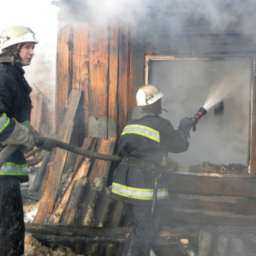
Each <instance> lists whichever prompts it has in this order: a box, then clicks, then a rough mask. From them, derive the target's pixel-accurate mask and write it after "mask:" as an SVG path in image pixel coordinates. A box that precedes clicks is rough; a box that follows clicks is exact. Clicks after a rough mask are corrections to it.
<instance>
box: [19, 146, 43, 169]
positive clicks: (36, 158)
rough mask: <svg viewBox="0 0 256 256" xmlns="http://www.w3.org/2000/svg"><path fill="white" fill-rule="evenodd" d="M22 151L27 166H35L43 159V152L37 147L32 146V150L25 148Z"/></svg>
mask: <svg viewBox="0 0 256 256" xmlns="http://www.w3.org/2000/svg"><path fill="white" fill-rule="evenodd" d="M23 153H24V157H25V159H26V162H27V164H28V165H29V166H36V165H38V164H39V163H41V162H42V160H43V159H44V156H45V154H44V152H43V151H42V150H41V149H40V148H38V147H34V148H33V149H32V150H29V151H27V150H25V151H23Z"/></svg>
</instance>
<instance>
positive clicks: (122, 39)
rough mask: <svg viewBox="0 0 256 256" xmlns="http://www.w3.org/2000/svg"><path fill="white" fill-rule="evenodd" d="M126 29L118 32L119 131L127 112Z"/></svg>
mask: <svg viewBox="0 0 256 256" xmlns="http://www.w3.org/2000/svg"><path fill="white" fill-rule="evenodd" d="M127 33H128V31H125V32H124V31H122V32H120V33H119V67H118V70H119V73H118V84H119V86H118V98H117V104H118V115H119V116H118V124H119V132H120V131H121V130H122V128H123V126H124V125H125V123H126V121H127V114H128V98H127V95H128V70H129V66H128V60H129V56H128V54H129V51H128V35H127Z"/></svg>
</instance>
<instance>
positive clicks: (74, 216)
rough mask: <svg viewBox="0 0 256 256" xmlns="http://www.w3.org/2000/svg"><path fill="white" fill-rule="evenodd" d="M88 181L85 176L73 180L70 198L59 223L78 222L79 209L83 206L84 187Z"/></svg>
mask: <svg viewBox="0 0 256 256" xmlns="http://www.w3.org/2000/svg"><path fill="white" fill-rule="evenodd" d="M87 185H88V181H87V178H86V177H82V178H80V179H79V180H77V181H75V183H74V186H73V187H72V191H71V196H70V200H69V201H68V204H67V206H66V207H65V210H64V212H63V215H62V216H61V223H63V224H78V223H79V222H80V219H81V218H80V214H81V213H80V211H81V208H82V207H83V203H84V198H83V195H85V194H86V187H87Z"/></svg>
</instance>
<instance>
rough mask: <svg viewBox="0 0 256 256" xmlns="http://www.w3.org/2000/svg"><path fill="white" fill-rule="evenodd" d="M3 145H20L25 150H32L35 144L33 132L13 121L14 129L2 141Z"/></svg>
mask: <svg viewBox="0 0 256 256" xmlns="http://www.w3.org/2000/svg"><path fill="white" fill-rule="evenodd" d="M2 143H3V144H4V145H17V146H19V145H21V146H24V147H25V149H26V150H32V149H33V148H34V146H35V145H36V144H35V134H34V132H33V131H32V130H31V129H30V128H29V127H26V126H24V125H22V124H21V123H19V122H17V121H15V126H14V130H13V131H12V133H11V134H10V136H9V137H8V138H7V139H6V140H5V141H3V142H2Z"/></svg>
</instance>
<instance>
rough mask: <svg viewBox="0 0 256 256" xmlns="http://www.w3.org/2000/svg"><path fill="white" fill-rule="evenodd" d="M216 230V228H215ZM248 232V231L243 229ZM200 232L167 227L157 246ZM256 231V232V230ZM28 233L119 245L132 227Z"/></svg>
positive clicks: (33, 228) (29, 227)
mask: <svg viewBox="0 0 256 256" xmlns="http://www.w3.org/2000/svg"><path fill="white" fill-rule="evenodd" d="M214 228H216V227H214ZM243 230H245V231H246V230H247V229H243ZM197 231H199V230H198V227H196V226H188V227H172V228H170V227H165V228H163V229H162V230H161V231H160V232H159V234H157V236H156V241H155V242H156V244H160V245H166V244H172V243H174V242H176V241H177V240H178V239H180V238H184V237H194V236H196V235H197V234H196V232H197ZM254 231H256V230H254ZM26 232H27V233H31V234H32V235H33V236H34V237H36V238H39V240H44V241H47V240H48V241H51V242H53V243H54V242H55V244H58V243H60V242H61V241H62V242H64V241H71V242H80V243H86V242H93V243H97V242H101V243H110V242H114V243H117V242H118V243H119V242H121V243H122V242H125V241H126V240H127V239H129V238H130V237H131V234H132V232H133V228H132V227H115V228H97V227H86V226H77V225H48V224H46V225H38V224H29V223H28V224H26ZM53 238H54V239H53Z"/></svg>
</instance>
